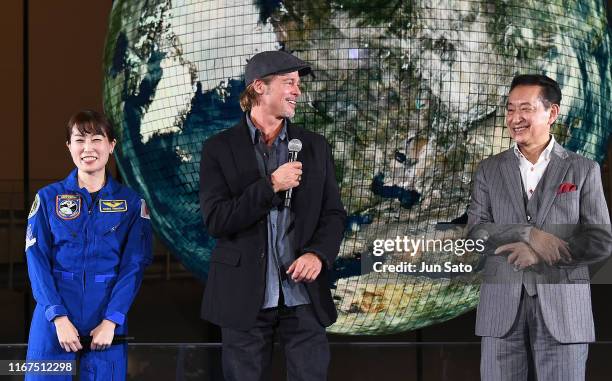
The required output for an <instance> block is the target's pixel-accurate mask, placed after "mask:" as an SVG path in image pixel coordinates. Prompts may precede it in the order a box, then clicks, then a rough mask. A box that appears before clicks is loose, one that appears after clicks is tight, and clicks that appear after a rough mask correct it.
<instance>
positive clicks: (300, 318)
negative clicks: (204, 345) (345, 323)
mask: <svg viewBox="0 0 612 381" xmlns="http://www.w3.org/2000/svg"><path fill="white" fill-rule="evenodd" d="M275 332H278V334H279V338H280V344H281V347H282V348H283V350H284V352H285V358H286V360H287V380H288V381H323V380H327V368H328V366H329V358H330V354H329V344H328V342H327V336H326V334H325V327H323V326H322V325H321V323H319V321H318V320H317V317H316V316H315V313H314V311H313V309H312V306H311V305H310V304H307V305H302V306H297V307H286V306H281V307H278V308H268V309H265V310H261V311H260V312H259V314H258V315H257V321H256V323H255V326H254V327H253V328H251V329H249V330H248V331H240V330H236V329H231V328H222V330H221V335H222V341H223V350H222V357H223V374H224V376H225V380H226V381H267V380H270V363H271V361H272V348H273V343H274V333H275Z"/></svg>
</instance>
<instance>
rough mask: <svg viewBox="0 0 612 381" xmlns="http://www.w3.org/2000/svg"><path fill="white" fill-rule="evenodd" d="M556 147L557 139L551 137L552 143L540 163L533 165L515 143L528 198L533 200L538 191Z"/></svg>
mask: <svg viewBox="0 0 612 381" xmlns="http://www.w3.org/2000/svg"><path fill="white" fill-rule="evenodd" d="M554 145H555V137H554V136H552V135H551V136H550V141H549V142H548V145H547V146H546V148H545V149H544V151H542V153H541V154H540V157H538V161H537V162H536V163H535V164H533V163H531V162H530V161H529V160H527V158H526V157H525V156H524V155H523V154H522V153H521V150H520V149H519V148H518V145H517V144H516V143H514V154H515V155H516V157H518V159H519V169H520V171H521V179H522V180H523V187H524V189H525V193H526V194H527V197H528V198H531V196H532V195H533V193H534V192H535V190H536V186H537V185H538V183H539V182H540V179H541V178H542V176H543V175H544V171H546V167H548V162H549V161H550V153H551V152H552V149H553V147H554Z"/></svg>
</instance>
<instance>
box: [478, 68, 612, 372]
mask: <svg viewBox="0 0 612 381" xmlns="http://www.w3.org/2000/svg"><path fill="white" fill-rule="evenodd" d="M560 103H561V90H560V88H559V85H558V84H557V83H556V82H555V81H554V80H552V79H551V78H549V77H546V76H544V75H519V76H517V77H515V78H514V80H513V81H512V84H511V86H510V93H509V96H508V103H507V110H506V124H507V126H508V130H509V132H510V136H511V137H512V139H513V140H514V142H515V144H514V145H513V147H512V148H510V149H509V150H507V151H504V152H502V153H500V154H498V155H495V156H492V157H490V158H488V159H486V160H484V161H482V162H481V163H480V165H479V167H478V169H477V171H476V175H475V178H474V184H473V192H472V197H471V203H470V207H469V209H468V224H469V226H470V232H471V233H472V234H478V235H482V234H484V235H485V236H487V237H488V241H487V244H488V245H490V246H492V247H493V249H494V252H493V250H491V251H492V252H491V253H490V255H488V256H487V257H486V261H485V268H484V271H483V277H484V280H483V284H482V287H481V292H480V303H479V306H478V311H477V316H476V334H477V335H479V336H482V352H481V379H482V380H487V381H488V380H493V381H500V380H527V378H528V362H529V357H530V356H531V358H532V359H533V364H534V367H535V373H536V376H537V379H538V380H539V381H548V380H554V381H560V380H568V381H577V380H584V377H585V364H586V359H587V353H588V344H587V343H589V342H592V341H594V340H595V332H594V326H593V315H592V312H591V299H590V298H591V296H590V288H589V271H588V267H587V265H589V264H591V263H595V262H598V261H601V260H602V259H605V258H607V257H608V256H609V255H610V254H611V251H612V233H611V231H610V218H609V214H608V209H607V207H606V201H605V199H604V195H603V188H602V184H601V176H600V169H599V166H598V165H597V163H595V162H594V161H591V160H589V159H586V158H584V157H582V156H580V155H577V154H575V153H573V152H570V151H567V150H565V149H564V148H563V147H561V146H560V145H559V144H558V143H556V142H555V139H554V137H553V136H552V135H550V127H551V125H552V124H553V123H554V122H555V120H556V118H557V116H558V114H559V105H560ZM532 377H533V375H532Z"/></svg>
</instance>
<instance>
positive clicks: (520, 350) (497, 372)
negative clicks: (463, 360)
mask: <svg viewBox="0 0 612 381" xmlns="http://www.w3.org/2000/svg"><path fill="white" fill-rule="evenodd" d="M481 348H482V349H481V351H482V353H481V361H480V376H481V380H483V381H526V380H527V376H528V356H529V352H531V355H532V356H533V362H534V365H535V370H536V376H537V380H538V381H583V380H584V377H585V371H586V360H587V356H588V350H589V346H588V344H586V343H576V344H562V343H559V342H558V341H557V340H556V339H555V338H554V337H553V336H552V335H551V334H550V333H549V331H548V329H547V328H546V325H545V324H544V318H543V317H542V311H541V309H540V303H539V301H538V296H537V295H534V296H529V295H528V294H527V293H526V292H525V290H524V289H523V292H522V295H521V303H520V306H519V311H518V313H517V317H516V321H515V322H514V325H513V326H512V328H511V329H510V331H509V332H508V333H507V334H506V335H505V336H503V337H500V338H498V337H488V336H485V337H483V338H482V346H481Z"/></svg>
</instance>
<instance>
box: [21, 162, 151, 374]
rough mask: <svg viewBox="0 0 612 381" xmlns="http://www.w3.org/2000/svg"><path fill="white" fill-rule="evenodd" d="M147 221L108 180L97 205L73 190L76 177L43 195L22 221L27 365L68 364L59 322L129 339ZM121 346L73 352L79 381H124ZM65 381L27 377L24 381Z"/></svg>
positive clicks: (141, 206)
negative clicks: (102, 328) (29, 298)
mask: <svg viewBox="0 0 612 381" xmlns="http://www.w3.org/2000/svg"><path fill="white" fill-rule="evenodd" d="M151 244H152V231H151V220H150V217H149V213H148V209H147V208H146V204H145V202H144V200H142V199H141V198H140V196H139V195H138V194H137V193H135V192H134V191H132V190H131V189H129V188H127V187H126V186H123V185H121V184H119V183H117V182H116V181H115V180H114V179H113V178H112V177H110V176H107V181H106V184H105V185H104V187H103V188H102V189H101V190H100V192H99V193H98V196H97V197H96V200H95V202H92V200H91V196H90V194H89V193H88V192H87V190H86V189H85V188H79V185H78V180H77V170H76V169H75V170H73V171H72V172H71V173H70V175H69V176H68V177H67V178H66V179H64V180H63V181H60V182H57V183H54V184H51V185H49V186H46V187H44V188H42V189H41V190H40V191H39V192H38V194H37V195H36V199H35V200H34V203H33V205H32V209H31V211H30V215H29V216H28V226H27V233H26V257H27V264H28V273H29V276H30V282H31V284H32V293H33V294H34V299H35V300H36V308H35V310H34V315H33V317H32V324H31V326H30V338H29V341H28V353H27V359H28V360H53V359H58V360H59V359H62V360H74V359H75V358H76V356H77V354H75V353H74V352H70V353H69V352H66V351H64V350H63V349H62V348H61V347H60V345H59V341H58V339H57V334H56V331H55V325H54V323H53V322H52V321H53V319H54V318H55V317H57V316H62V315H65V316H68V318H69V319H70V321H71V322H72V324H73V325H74V326H75V327H76V329H77V330H78V331H79V335H80V336H81V337H83V336H89V333H90V332H91V330H92V329H94V328H95V327H96V326H98V325H99V324H100V323H101V322H102V320H103V319H108V320H111V321H113V322H115V323H116V324H117V326H116V328H115V335H125V334H126V333H127V313H128V310H129V308H130V306H131V304H132V301H133V300H134V297H135V296H136V293H137V292H138V288H139V287H140V283H141V281H142V276H143V271H144V269H145V267H146V266H147V265H149V264H150V263H151V260H152V250H151ZM126 349H127V348H126V345H125V344H119V345H111V346H110V347H109V348H108V349H106V350H102V351H91V350H89V348H85V347H84V348H83V350H81V351H79V352H78V353H79V355H80V370H79V374H80V376H81V380H90V379H91V380H93V379H96V380H124V379H125V377H126V371H127V352H126ZM42 379H48V380H53V381H57V380H70V379H71V377H70V376H63V377H62V376H51V377H49V376H39V375H28V376H27V377H26V380H42Z"/></svg>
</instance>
